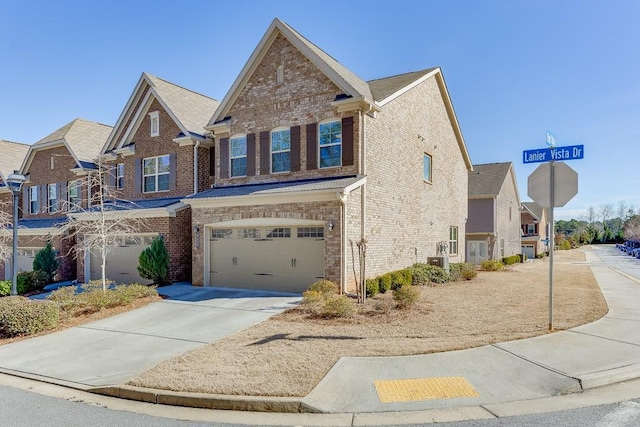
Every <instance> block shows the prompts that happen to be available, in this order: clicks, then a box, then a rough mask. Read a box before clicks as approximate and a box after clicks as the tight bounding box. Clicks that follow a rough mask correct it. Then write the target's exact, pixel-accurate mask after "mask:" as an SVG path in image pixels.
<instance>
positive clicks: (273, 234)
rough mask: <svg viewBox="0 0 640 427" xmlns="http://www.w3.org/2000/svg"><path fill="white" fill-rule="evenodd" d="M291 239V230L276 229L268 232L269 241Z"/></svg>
mask: <svg viewBox="0 0 640 427" xmlns="http://www.w3.org/2000/svg"><path fill="white" fill-rule="evenodd" d="M288 237H291V229H290V228H274V229H271V230H269V231H267V239H273V238H288Z"/></svg>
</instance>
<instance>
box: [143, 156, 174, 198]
mask: <svg viewBox="0 0 640 427" xmlns="http://www.w3.org/2000/svg"><path fill="white" fill-rule="evenodd" d="M163 157H166V158H167V163H168V164H169V171H167V172H162V173H159V172H158V159H160V158H163ZM151 159H156V170H155V172H154V173H151V174H146V173H145V170H144V169H145V168H144V162H145V161H146V160H151ZM160 175H169V180H171V156H169V155H168V154H165V155H162V156H154V157H145V158H144V159H142V192H143V193H145V194H151V193H165V192H167V191H169V190H170V189H171V183H169V188H167V189H166V190H159V189H158V178H159V177H160ZM151 176H153V177H155V190H151V191H147V189H146V188H145V187H146V186H145V185H144V184H145V178H147V177H151Z"/></svg>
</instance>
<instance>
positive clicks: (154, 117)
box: [149, 111, 160, 136]
mask: <svg viewBox="0 0 640 427" xmlns="http://www.w3.org/2000/svg"><path fill="white" fill-rule="evenodd" d="M149 119H150V122H149V130H150V133H151V136H160V112H159V111H152V112H150V113H149ZM154 123H155V129H154Z"/></svg>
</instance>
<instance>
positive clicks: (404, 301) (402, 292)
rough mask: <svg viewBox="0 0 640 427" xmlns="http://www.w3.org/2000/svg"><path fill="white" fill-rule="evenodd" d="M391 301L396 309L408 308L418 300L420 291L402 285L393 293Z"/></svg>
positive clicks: (411, 286)
mask: <svg viewBox="0 0 640 427" xmlns="http://www.w3.org/2000/svg"><path fill="white" fill-rule="evenodd" d="M393 299H394V300H395V302H396V307H398V308H409V307H411V306H412V305H414V304H415V303H416V302H418V300H419V299H420V289H418V288H417V287H415V286H413V285H403V286H401V287H400V288H398V289H396V290H395V291H393Z"/></svg>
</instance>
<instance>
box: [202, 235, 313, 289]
mask: <svg viewBox="0 0 640 427" xmlns="http://www.w3.org/2000/svg"><path fill="white" fill-rule="evenodd" d="M252 230H254V229H252ZM252 233H253V234H254V235H256V236H269V237H263V238H239V237H238V236H246V235H247V234H248V233H247V231H246V230H241V229H233V231H231V232H227V233H224V234H225V236H226V237H227V238H224V239H212V240H211V241H210V257H211V258H210V265H211V266H212V267H213V268H211V273H210V274H211V275H210V284H211V285H213V286H225V287H239V288H253V289H265V290H267V289H268V290H277V291H285V292H303V291H305V290H306V289H308V287H309V285H310V284H311V283H313V282H314V281H315V280H317V278H318V277H324V240H323V239H317V238H308V237H306V238H299V237H297V236H296V228H295V227H291V228H290V229H289V227H287V228H286V229H283V228H280V229H273V228H266V227H265V228H262V229H260V230H257V231H252ZM212 234H214V233H213V232H212ZM222 234H223V233H217V235H222ZM232 258H235V259H236V264H237V265H229V263H228V261H225V260H228V259H232Z"/></svg>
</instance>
